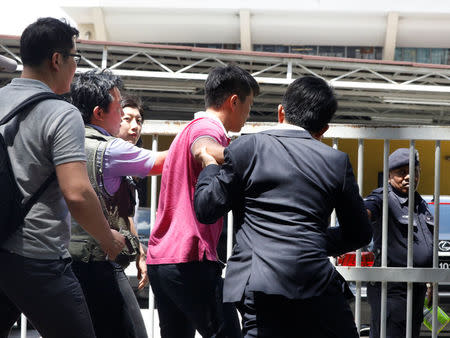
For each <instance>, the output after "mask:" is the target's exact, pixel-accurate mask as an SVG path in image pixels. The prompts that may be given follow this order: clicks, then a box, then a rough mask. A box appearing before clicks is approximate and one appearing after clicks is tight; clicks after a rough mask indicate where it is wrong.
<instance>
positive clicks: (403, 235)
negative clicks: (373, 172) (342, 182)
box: [364, 148, 434, 338]
mask: <svg viewBox="0 0 450 338" xmlns="http://www.w3.org/2000/svg"><path fill="white" fill-rule="evenodd" d="M415 163H416V170H415V182H414V183H411V182H410V180H409V179H410V176H409V149H407V148H399V149H397V150H396V151H394V152H393V153H392V154H391V155H390V156H389V184H388V206H389V220H388V245H387V247H388V249H387V250H388V251H387V265H388V266H389V267H406V264H407V251H408V191H409V188H410V184H411V185H412V186H411V188H413V189H414V190H416V189H417V185H418V183H419V175H420V167H419V158H418V153H417V151H416V153H415ZM364 202H365V205H366V208H367V212H368V214H369V218H370V219H371V223H372V227H373V251H374V253H375V265H376V266H380V262H381V235H382V225H381V218H382V206H383V188H378V189H375V190H374V191H372V193H371V194H370V195H369V196H367V198H366V199H365V201H364ZM433 221H434V220H433V216H432V214H431V213H430V210H429V209H428V206H427V203H426V202H425V201H424V200H423V199H422V197H421V196H420V195H419V193H418V192H417V191H416V192H415V197H414V221H413V227H414V240H413V243H414V244H413V255H414V259H413V264H414V267H432V264H433V229H434V223H433ZM406 290H407V284H406V283H388V286H387V314H386V337H388V338H389V337H391V338H394V337H395V338H398V337H405V336H406V294H407V291H406ZM429 291H430V290H429ZM425 293H426V285H425V284H423V283H414V285H413V314H412V319H413V320H412V321H413V323H412V326H413V327H412V331H413V334H412V336H413V337H419V334H420V326H421V323H422V321H423V304H424V299H425ZM367 296H368V300H369V304H370V306H371V309H372V319H371V327H370V337H371V338H377V337H379V336H380V310H381V303H380V299H381V283H370V284H369V285H368V286H367ZM428 297H429V300H430V301H431V299H430V298H431V292H428Z"/></svg>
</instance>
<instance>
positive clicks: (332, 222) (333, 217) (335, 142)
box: [330, 138, 339, 227]
mask: <svg viewBox="0 0 450 338" xmlns="http://www.w3.org/2000/svg"><path fill="white" fill-rule="evenodd" d="M332 144H333V149H338V146H339V140H338V139H337V138H333V140H332ZM330 226H332V227H335V226H336V210H334V209H333V212H332V213H331V218H330Z"/></svg>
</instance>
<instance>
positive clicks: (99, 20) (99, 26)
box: [92, 7, 108, 41]
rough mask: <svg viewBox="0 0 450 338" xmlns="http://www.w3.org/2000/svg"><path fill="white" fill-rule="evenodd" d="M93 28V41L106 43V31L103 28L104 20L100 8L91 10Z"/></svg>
mask: <svg viewBox="0 0 450 338" xmlns="http://www.w3.org/2000/svg"><path fill="white" fill-rule="evenodd" d="M92 11H93V17H94V22H93V24H94V27H95V39H96V40H100V41H108V31H107V30H106V26H105V18H104V15H103V10H102V9H101V8H100V7H94V8H92Z"/></svg>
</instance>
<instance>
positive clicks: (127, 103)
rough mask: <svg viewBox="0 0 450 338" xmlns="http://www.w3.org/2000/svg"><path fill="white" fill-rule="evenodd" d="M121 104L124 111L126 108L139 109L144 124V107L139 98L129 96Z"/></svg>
mask: <svg viewBox="0 0 450 338" xmlns="http://www.w3.org/2000/svg"><path fill="white" fill-rule="evenodd" d="M120 104H121V106H122V109H123V108H126V107H130V108H134V109H137V110H138V111H139V114H141V120H142V122H144V106H143V104H142V100H141V98H140V97H139V96H132V95H127V96H125V97H123V98H122V101H121V102H120Z"/></svg>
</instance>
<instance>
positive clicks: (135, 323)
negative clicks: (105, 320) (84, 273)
mask: <svg viewBox="0 0 450 338" xmlns="http://www.w3.org/2000/svg"><path fill="white" fill-rule="evenodd" d="M114 273H115V275H116V281H117V283H118V285H119V290H120V293H121V295H122V298H123V299H124V309H123V314H124V316H125V318H124V319H123V320H124V323H125V324H124V325H125V330H126V332H127V337H132V338H147V330H146V328H145V323H144V319H143V318H142V313H141V309H140V307H139V303H138V301H137V299H136V295H135V294H134V292H133V289H132V287H131V285H130V281H129V280H128V277H127V276H126V275H125V272H124V271H123V269H122V267H120V266H118V265H116V266H115V268H114Z"/></svg>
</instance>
